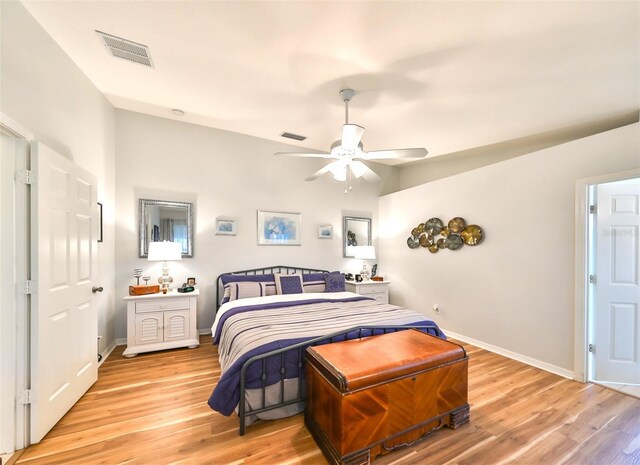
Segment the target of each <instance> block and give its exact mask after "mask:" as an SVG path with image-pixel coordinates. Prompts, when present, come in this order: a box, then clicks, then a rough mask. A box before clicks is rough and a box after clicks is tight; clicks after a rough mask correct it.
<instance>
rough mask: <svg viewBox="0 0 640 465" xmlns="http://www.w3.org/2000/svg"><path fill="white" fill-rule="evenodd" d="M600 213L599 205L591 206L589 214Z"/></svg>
mask: <svg viewBox="0 0 640 465" xmlns="http://www.w3.org/2000/svg"><path fill="white" fill-rule="evenodd" d="M597 211H598V206H597V205H589V213H591V214H594V213H596V212H597Z"/></svg>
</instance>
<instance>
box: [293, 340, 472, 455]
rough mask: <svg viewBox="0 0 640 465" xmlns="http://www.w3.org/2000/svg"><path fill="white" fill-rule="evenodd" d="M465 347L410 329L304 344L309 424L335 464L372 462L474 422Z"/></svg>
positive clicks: (321, 446) (320, 444)
mask: <svg viewBox="0 0 640 465" xmlns="http://www.w3.org/2000/svg"><path fill="white" fill-rule="evenodd" d="M467 362H468V357H467V354H466V353H465V351H464V349H463V348H462V347H460V346H459V345H457V344H454V343H451V342H448V341H444V340H442V339H439V338H437V337H434V336H430V335H428V334H425V333H423V332H420V331H417V330H414V329H411V330H406V331H399V332H395V333H389V334H385V335H381V336H373V337H368V338H364V339H355V340H351V341H344V342H337V343H334V344H326V345H322V346H316V347H309V348H308V349H307V364H306V365H307V399H306V407H305V424H306V426H307V428H308V429H309V431H310V432H311V434H312V436H313V437H314V439H315V440H316V442H317V443H318V445H319V446H320V448H321V449H322V451H323V453H324V455H325V457H326V458H327V460H328V461H329V463H332V464H350V465H353V464H368V463H370V462H371V460H373V459H374V458H375V457H376V456H377V455H379V454H385V453H387V452H389V451H391V450H394V449H397V448H400V447H404V446H407V445H410V444H413V443H414V442H417V441H418V440H420V439H422V438H423V437H425V436H426V435H428V434H429V433H431V432H433V431H435V430H437V429H440V428H441V427H443V426H445V425H446V426H448V427H450V428H454V429H455V428H457V427H458V426H460V425H462V424H464V423H466V422H467V421H469V404H468V403H467V402H468V401H467Z"/></svg>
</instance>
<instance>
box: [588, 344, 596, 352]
mask: <svg viewBox="0 0 640 465" xmlns="http://www.w3.org/2000/svg"><path fill="white" fill-rule="evenodd" d="M589 352H591V353H592V354H595V353H596V346H595V345H594V344H589Z"/></svg>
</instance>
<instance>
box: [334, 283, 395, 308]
mask: <svg viewBox="0 0 640 465" xmlns="http://www.w3.org/2000/svg"><path fill="white" fill-rule="evenodd" d="M389 284H390V282H389V281H362V282H359V283H358V282H356V281H347V282H346V283H345V290H347V291H349V292H355V293H356V294H360V295H363V296H365V297H371V298H372V299H376V300H377V301H378V302H381V303H383V304H388V303H389Z"/></svg>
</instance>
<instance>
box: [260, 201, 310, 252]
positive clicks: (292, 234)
mask: <svg viewBox="0 0 640 465" xmlns="http://www.w3.org/2000/svg"><path fill="white" fill-rule="evenodd" d="M301 233H302V214H300V213H286V212H273V211H267V210H258V245H300V244H301V240H300V236H301Z"/></svg>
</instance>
